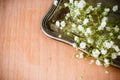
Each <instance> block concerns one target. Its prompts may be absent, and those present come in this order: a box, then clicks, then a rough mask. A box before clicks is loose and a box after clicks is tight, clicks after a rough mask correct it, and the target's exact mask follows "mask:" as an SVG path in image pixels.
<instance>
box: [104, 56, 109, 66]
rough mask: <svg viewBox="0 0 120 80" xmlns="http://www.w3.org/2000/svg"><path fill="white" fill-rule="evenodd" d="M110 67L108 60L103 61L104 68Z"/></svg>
mask: <svg viewBox="0 0 120 80" xmlns="http://www.w3.org/2000/svg"><path fill="white" fill-rule="evenodd" d="M109 65H110V62H109V60H108V59H106V58H105V59H104V66H105V67H108V66H109Z"/></svg>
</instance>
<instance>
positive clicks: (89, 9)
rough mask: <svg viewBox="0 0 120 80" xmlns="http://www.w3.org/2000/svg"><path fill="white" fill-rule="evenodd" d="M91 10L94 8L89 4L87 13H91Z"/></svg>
mask: <svg viewBox="0 0 120 80" xmlns="http://www.w3.org/2000/svg"><path fill="white" fill-rule="evenodd" d="M91 10H94V8H93V6H89V7H88V8H87V10H86V13H87V14H88V13H90V11H91Z"/></svg>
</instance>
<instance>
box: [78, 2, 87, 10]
mask: <svg viewBox="0 0 120 80" xmlns="http://www.w3.org/2000/svg"><path fill="white" fill-rule="evenodd" d="M85 6H86V2H85V1H84V0H80V1H79V3H78V5H77V7H78V8H80V9H81V10H83V8H84V7H85Z"/></svg>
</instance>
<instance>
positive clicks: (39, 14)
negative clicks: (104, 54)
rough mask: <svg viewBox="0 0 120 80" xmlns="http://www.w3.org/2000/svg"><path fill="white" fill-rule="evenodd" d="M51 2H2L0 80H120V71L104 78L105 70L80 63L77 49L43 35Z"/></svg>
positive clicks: (84, 62)
mask: <svg viewBox="0 0 120 80" xmlns="http://www.w3.org/2000/svg"><path fill="white" fill-rule="evenodd" d="M52 2H53V1H52V0H0V80H80V76H81V75H82V76H83V80H120V69H117V68H115V67H110V68H109V74H105V68H104V67H97V66H96V65H95V64H93V65H90V64H89V60H80V61H78V60H77V59H75V58H74V54H76V53H77V51H76V50H75V49H73V48H72V47H71V46H69V45H67V44H65V43H62V42H59V41H56V40H53V39H50V38H48V37H47V36H45V35H44V34H43V33H42V31H41V29H40V26H41V21H42V18H43V16H44V15H45V14H46V12H47V11H48V9H49V8H50V6H51V4H52ZM89 68H90V69H89ZM86 69H87V72H86V73H84V70H86Z"/></svg>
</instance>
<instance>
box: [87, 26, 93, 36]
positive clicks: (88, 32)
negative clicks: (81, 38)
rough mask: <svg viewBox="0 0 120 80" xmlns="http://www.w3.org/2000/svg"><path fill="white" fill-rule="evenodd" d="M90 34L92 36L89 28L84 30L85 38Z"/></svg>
mask: <svg viewBox="0 0 120 80" xmlns="http://www.w3.org/2000/svg"><path fill="white" fill-rule="evenodd" d="M91 34H92V31H91V29H90V28H87V29H86V32H85V36H87V35H91Z"/></svg>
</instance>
